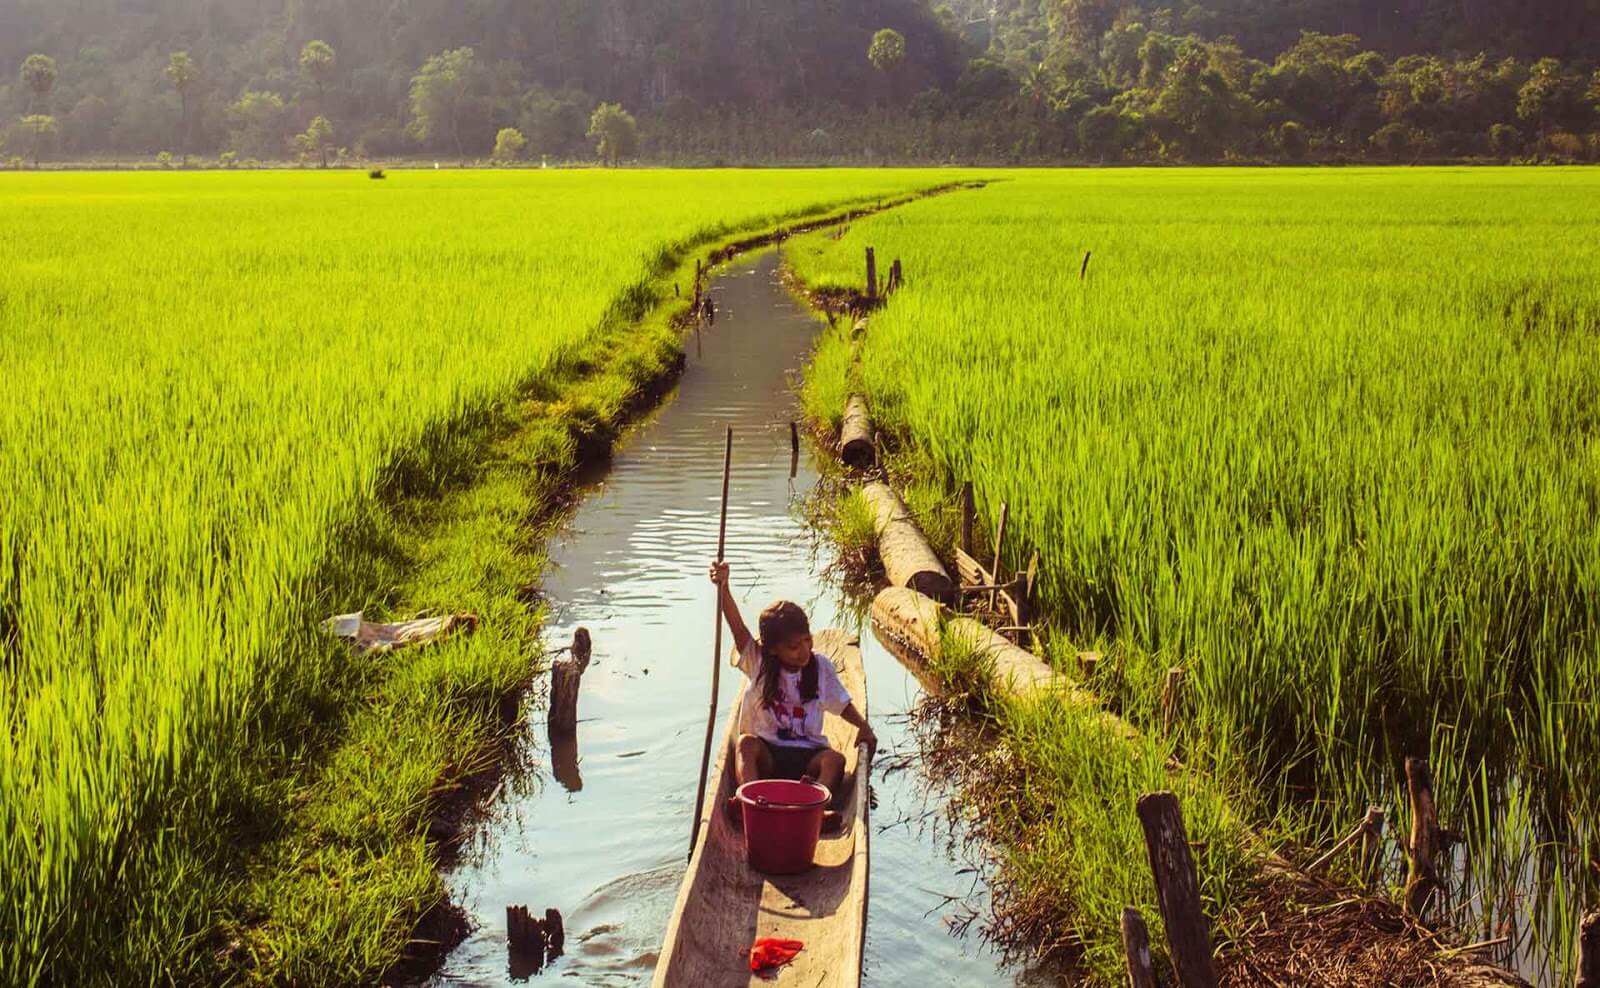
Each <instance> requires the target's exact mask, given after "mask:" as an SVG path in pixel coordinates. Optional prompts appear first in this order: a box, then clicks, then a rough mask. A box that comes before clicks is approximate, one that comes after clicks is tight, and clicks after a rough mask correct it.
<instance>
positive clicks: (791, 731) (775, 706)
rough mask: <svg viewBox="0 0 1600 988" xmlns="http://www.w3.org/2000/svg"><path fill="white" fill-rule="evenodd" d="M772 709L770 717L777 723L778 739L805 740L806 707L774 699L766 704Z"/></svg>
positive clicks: (797, 741)
mask: <svg viewBox="0 0 1600 988" xmlns="http://www.w3.org/2000/svg"><path fill="white" fill-rule="evenodd" d="M767 709H768V710H770V711H772V719H773V720H775V721H777V723H778V740H779V741H789V742H796V743H799V742H804V741H805V740H806V708H805V707H799V706H790V705H789V704H787V703H784V702H783V700H781V699H780V700H775V701H773V702H772V703H769V704H768V705H767Z"/></svg>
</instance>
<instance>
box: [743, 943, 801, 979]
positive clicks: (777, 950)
mask: <svg viewBox="0 0 1600 988" xmlns="http://www.w3.org/2000/svg"><path fill="white" fill-rule="evenodd" d="M805 946H806V945H805V944H804V943H802V942H801V941H799V940H783V939H780V938H778V937H759V938H757V940H756V942H755V943H753V944H751V945H750V970H752V971H760V970H762V969H764V968H769V967H782V966H783V965H785V964H787V963H789V962H790V961H792V960H794V958H795V955H796V954H798V953H800V951H802V950H804V949H805Z"/></svg>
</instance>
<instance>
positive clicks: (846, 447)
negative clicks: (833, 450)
mask: <svg viewBox="0 0 1600 988" xmlns="http://www.w3.org/2000/svg"><path fill="white" fill-rule="evenodd" d="M839 459H841V460H843V461H844V465H845V466H847V467H849V468H851V469H852V470H870V469H872V466H873V464H875V463H877V462H878V449H877V446H876V445H875V444H874V443H873V439H872V416H871V415H869V414H868V413H867V400H866V399H865V398H863V397H861V396H860V395H851V396H850V400H849V401H847V402H845V406H844V423H843V424H842V425H841V426H840V427H839Z"/></svg>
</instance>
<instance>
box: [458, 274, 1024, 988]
mask: <svg viewBox="0 0 1600 988" xmlns="http://www.w3.org/2000/svg"><path fill="white" fill-rule="evenodd" d="M711 291H712V293H713V294H714V295H715V296H716V298H717V311H718V318H717V321H716V325H715V327H713V328H711V329H708V330H706V331H705V332H704V333H703V334H702V335H703V338H702V339H700V340H699V341H697V346H696V348H695V349H696V350H697V351H698V354H697V355H693V356H691V357H690V360H689V366H688V369H687V370H686V372H685V374H684V377H683V381H682V383H681V385H680V390H679V393H678V395H677V396H676V397H675V398H674V399H673V400H672V401H671V402H670V403H669V404H668V405H667V406H666V408H665V409H663V410H662V412H661V413H660V415H659V416H658V417H657V418H656V419H655V420H654V421H653V422H651V423H650V424H648V425H647V426H645V427H644V428H643V429H641V430H640V431H639V432H638V434H637V435H635V436H633V437H632V438H631V440H630V441H629V442H628V443H627V444H626V446H625V448H623V449H622V450H620V451H619V452H618V454H617V456H616V459H615V462H614V464H613V466H612V468H611V470H610V472H609V473H608V474H607V476H606V478H605V480H604V481H603V483H602V484H600V485H599V486H598V487H597V488H596V489H595V490H594V491H593V492H592V493H591V494H590V495H589V497H588V498H587V499H586V500H585V501H584V502H583V504H582V506H581V507H580V508H579V510H578V511H577V513H576V515H575V516H574V517H573V519H572V521H571V524H570V525H569V526H568V528H567V529H566V530H565V531H563V532H562V533H561V534H560V535H559V536H558V537H557V538H556V539H555V540H554V541H553V543H552V545H551V554H550V555H551V560H552V566H551V569H550V571H549V572H548V573H547V575H546V577H545V580H544V590H545V592H546V594H547V597H548V600H549V603H550V607H551V612H552V613H551V617H550V621H549V628H548V632H547V633H548V636H549V640H550V641H551V642H552V643H555V644H563V643H565V642H566V641H568V640H570V638H571V635H572V632H573V630H574V629H575V628H577V627H578V626H580V625H581V626H584V627H587V628H588V629H589V630H590V631H591V632H592V634H593V636H594V660H593V663H592V664H591V665H590V667H589V669H588V671H587V672H586V673H585V674H584V677H583V689H582V694H581V697H580V699H579V701H578V713H579V718H580V719H579V723H578V740H577V744H576V746H575V747H574V748H571V749H568V750H564V751H563V750H557V751H555V752H553V753H552V752H551V751H550V750H549V747H548V745H547V743H546V740H545V730H544V724H543V722H542V720H539V721H537V722H535V723H531V724H530V725H529V726H528V737H527V744H528V745H529V746H530V747H531V748H532V749H533V753H532V755H531V756H530V758H529V761H530V762H532V763H533V764H535V765H536V766H537V767H538V772H537V775H536V776H535V777H532V778H527V779H522V780H519V781H518V782H517V784H515V785H512V786H509V787H508V788H507V790H506V791H505V792H504V793H503V794H502V795H501V797H500V799H499V801H498V803H497V805H495V806H494V807H492V808H491V811H490V815H489V817H488V819H487V821H486V823H485V824H484V825H483V827H482V828H481V830H480V832H479V833H478V834H477V835H476V836H475V838H474V841H473V843H472V844H471V846H469V847H468V848H467V849H466V850H465V851H464V853H463V854H462V860H461V863H460V864H459V865H458V866H457V867H456V868H455V869H454V871H452V872H451V873H450V874H448V875H447V876H446V878H447V882H448V884H449V886H450V888H451V893H452V896H453V897H454V898H455V899H456V901H458V902H459V903H460V904H461V905H462V906H463V907H464V908H465V909H466V910H467V912H468V913H469V914H470V915H471V916H472V917H473V919H474V922H475V925H476V929H475V930H474V932H473V933H472V935H471V936H470V937H469V938H468V939H467V941H466V942H465V943H463V944H462V945H461V946H460V947H459V948H457V949H456V950H455V951H454V952H453V953H452V954H451V955H450V957H449V958H448V959H447V961H446V963H445V966H444V968H443V970H442V971H441V972H440V973H439V974H438V975H436V976H435V978H434V979H433V980H432V982H431V983H433V984H437V985H499V984H506V983H509V982H510V981H511V976H510V972H509V971H508V968H507V957H506V944H505V907H506V906H507V905H509V904H519V905H527V906H528V907H529V908H530V909H532V910H533V911H535V912H536V913H537V912H542V911H543V910H544V909H545V908H547V907H550V906H554V907H556V908H558V909H560V910H561V912H562V913H563V915H564V916H565V917H566V926H567V949H566V955H565V956H564V957H562V958H561V959H559V960H558V961H556V962H555V963H554V964H553V965H552V966H551V967H549V968H547V969H546V970H545V972H544V973H543V974H542V975H540V977H544V978H550V977H558V976H565V977H570V978H574V979H576V980H577V981H578V982H580V983H583V984H591V985H637V984H648V982H649V980H650V976H651V973H652V971H653V969H654V966H655V961H656V951H657V950H658V949H659V947H660V943H661V937H662V934H663V932H664V931H665V929H666V924H667V919H668V917H669V915H670V913H671V911H672V904H673V900H674V898H675V897H676V893H677V887H678V883H679V881H680V879H681V878H682V876H683V870H684V857H685V854H686V852H687V849H688V842H689V831H690V816H691V813H692V811H693V807H694V802H695V793H694V786H695V783H696V780H697V778H698V774H699V761H700V749H701V744H702V742H703V739H704V731H705V716H706V691H707V689H708V688H709V683H710V675H711V670H710V663H711V661H712V655H711V650H712V629H713V616H714V607H715V605H714V599H713V596H712V593H711V586H710V584H709V583H708V582H707V580H706V575H705V572H706V564H707V563H708V562H709V560H710V557H711V556H712V555H714V553H715V550H716V539H717V503H718V498H719V494H720V489H721V472H722V471H721V468H722V458H721V457H722V436H723V430H724V429H725V428H726V427H727V426H730V425H731V426H732V427H733V429H734V457H733V474H732V485H731V491H730V503H729V510H728V558H729V560H730V562H731V563H732V566H733V581H734V587H735V592H736V593H737V594H738V596H739V598H740V600H741V603H742V606H744V607H745V608H746V609H747V613H749V612H751V611H754V610H756V609H759V608H760V607H762V606H764V605H765V604H766V603H768V602H770V601H771V600H773V599H774V598H779V597H784V598H789V599H792V600H794V601H796V602H798V603H800V604H801V606H803V607H805V608H806V609H807V612H808V613H809V614H810V615H811V618H812V623H813V625H814V626H815V627H817V628H823V627H829V626H838V627H849V628H852V629H854V630H857V631H860V630H861V627H860V619H859V616H854V615H852V614H850V613H849V610H848V608H847V606H846V605H845V604H844V602H843V601H842V600H841V599H840V598H839V596H838V594H837V592H836V591H835V590H834V589H832V588H831V587H829V586H827V585H826V584H825V582H824V581H822V580H820V579H819V578H818V576H817V573H818V572H819V571H820V570H821V569H822V568H823V567H824V566H825V565H826V564H827V563H828V562H829V560H828V559H827V558H816V557H815V556H814V555H813V552H812V549H811V545H810V542H809V540H808V539H807V537H806V535H805V532H804V530H803V528H802V526H801V524H800V522H799V521H797V520H796V519H795V518H794V517H793V516H792V514H791V511H790V505H791V502H792V500H793V498H794V497H795V496H796V495H797V494H803V493H804V492H805V491H807V490H809V488H810V486H811V485H812V484H813V483H814V482H815V479H816V474H815V470H814V467H813V465H812V464H810V463H808V462H806V460H805V458H804V457H802V459H801V462H800V464H799V469H798V471H797V472H796V471H792V469H791V468H792V464H791V462H790V431H789V423H790V420H791V419H792V418H793V417H794V416H795V415H796V414H797V412H796V411H795V409H794V405H793V400H792V396H791V394H790V391H789V383H788V382H789V379H790V375H791V374H792V373H793V372H795V371H797V370H798V369H799V368H800V366H801V364H802V363H803V361H804V359H805V356H806V353H807V352H808V349H809V345H810V341H811V339H812V335H813V332H814V330H815V324H814V323H813V321H812V320H811V319H810V318H809V317H808V316H807V315H806V314H805V313H804V312H803V311H801V310H800V308H799V307H798V306H797V305H796V304H795V303H794V302H793V301H792V300H790V299H789V298H788V296H787V295H786V294H785V293H784V292H783V290H782V288H781V287H780V286H779V285H778V283H777V262H776V258H775V256H773V255H770V254H768V255H764V256H763V257H761V258H758V259H754V260H744V261H742V262H737V263H736V265H735V269H734V270H733V271H731V272H730V273H729V274H728V275H726V276H724V277H723V278H721V279H720V280H719V281H718V282H717V283H716V284H715V285H714V286H713V287H712V289H711ZM792 473H795V474H796V475H795V476H794V478H793V479H791V474H792ZM750 617H751V618H752V619H753V617H754V615H753V614H750ZM862 644H863V652H864V659H865V662H866V669H867V689H868V697H869V704H870V708H871V719H872V721H873V723H874V726H875V727H876V728H877V731H878V734H879V737H880V739H881V745H882V747H881V749H880V753H879V756H878V757H879V761H878V764H879V765H880V766H881V768H880V770H879V771H877V772H875V773H874V776H875V778H874V780H873V783H874V785H873V790H874V795H875V796H876V798H877V806H876V808H875V810H874V811H873V818H872V825H873V831H874V833H873V838H872V861H871V868H872V883H871V887H872V896H871V901H870V903H869V907H868V922H867V946H866V971H865V982H866V983H867V984H871V985H905V984H916V985H981V984H1025V983H1031V982H1030V977H1029V976H1028V975H1027V974H1025V973H1022V972H1020V971H1018V970H1014V969H1012V968H1010V967H1008V966H1006V965H1004V964H1003V963H1001V961H1000V960H999V958H998V957H997V956H995V954H994V953H993V952H991V951H990V950H989V949H988V948H986V947H985V946H984V945H983V944H982V943H980V942H979V940H978V938H977V937H976V936H975V935H971V936H965V937H962V936H955V935H953V934H952V932H951V928H952V927H957V928H961V929H965V924H966V921H967V920H968V919H970V917H971V915H972V914H973V911H975V910H976V911H981V910H983V909H984V908H985V907H986V899H985V889H984V887H983V885H982V882H981V880H979V879H978V878H977V877H976V876H977V875H978V874H979V872H978V871H977V870H975V868H974V867H973V863H972V862H970V861H968V860H966V859H965V858H964V857H963V854H962V843H963V842H962V834H961V833H960V832H959V831H953V830H952V829H951V826H950V824H949V821H948V820H947V819H946V817H945V814H944V797H943V793H942V792H941V790H939V789H938V787H936V786H934V785H932V784H931V783H930V781H929V780H928V778H927V777H926V776H925V775H924V774H923V773H922V772H921V770H920V769H919V767H918V763H917V758H916V752H917V747H916V741H915V738H914V736H913V733H912V730H911V728H912V726H913V725H912V724H910V723H909V722H908V718H909V716H910V711H912V710H913V709H914V708H915V706H916V701H917V699H918V697H919V696H920V691H919V688H918V685H917V683H916V681H915V679H914V678H913V677H912V676H911V675H910V674H909V673H908V672H907V671H906V670H905V669H904V668H903V667H902V666H900V665H899V664H898V663H897V662H896V661H895V660H894V659H893V657H892V656H890V655H889V654H888V653H887V652H886V651H885V650H883V649H882V648H881V647H880V646H879V645H878V644H877V642H876V641H874V640H873V638H872V636H871V634H863V635H862ZM725 672H731V670H726V667H725ZM738 678H739V677H738V674H737V673H732V674H725V675H723V676H722V697H721V701H722V704H723V708H722V709H723V710H725V709H726V703H727V702H728V701H729V700H730V699H731V697H732V695H733V691H734V690H735V689H736V688H737V686H738ZM718 723H719V725H720V723H721V712H720V711H719V715H718ZM719 731H720V727H719ZM552 754H553V755H554V759H553V761H552Z"/></svg>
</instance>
